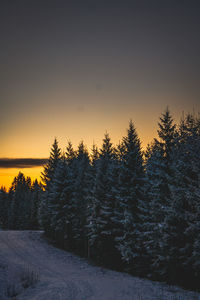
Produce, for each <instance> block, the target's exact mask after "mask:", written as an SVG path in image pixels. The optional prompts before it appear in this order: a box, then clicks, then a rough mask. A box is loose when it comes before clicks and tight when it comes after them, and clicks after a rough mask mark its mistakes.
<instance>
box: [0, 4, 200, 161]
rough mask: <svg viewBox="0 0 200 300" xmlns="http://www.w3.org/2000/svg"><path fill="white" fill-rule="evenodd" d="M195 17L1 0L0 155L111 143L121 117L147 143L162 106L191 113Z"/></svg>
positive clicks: (199, 83) (195, 97) (196, 71)
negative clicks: (54, 145) (56, 140)
mask: <svg viewBox="0 0 200 300" xmlns="http://www.w3.org/2000/svg"><path fill="white" fill-rule="evenodd" d="M199 16H200V4H199V1H193V0H191V1H184V0H181V1H176V0H173V1H169V0H168V1H164V0H163V1H161V0H157V1H153V0H151V1H149V0H148V1H147V0H146V1H142V0H140V1H134V0H132V1H126V0H124V1H109V0H107V1H102V0H99V1H94V0H93V1H92V0H91V1H87V0H84V1H83V0H82V1H81V0H80V1H74V0H73V1H60V0H55V1H46V0H42V1H41V0H40V1H37V0H34V1H33V0H32V1H31V0H29V1H27V0H26V1H21V0H18V1H7V0H5V1H1V4H0V22H1V26H0V30H1V56H0V64H1V68H0V78H1V81H0V82H1V88H0V102H1V110H0V126H1V131H0V139H1V141H3V147H2V148H1V150H0V157H5V156H14V157H32V156H34V157H45V156H46V155H47V154H48V149H49V144H50V143H51V142H52V139H53V137H54V136H58V137H59V136H60V139H61V143H63V144H64V143H66V141H65V140H64V137H66V138H70V139H71V140H72V141H74V143H77V142H78V140H80V139H82V138H83V139H84V140H85V141H86V143H87V144H89V146H90V145H91V143H92V141H93V139H95V140H96V141H97V143H100V141H101V138H102V136H103V133H104V132H105V130H108V131H109V132H110V133H111V136H113V139H114V141H115V142H116V141H118V140H119V139H120V138H121V134H123V132H124V130H125V128H126V126H127V123H128V120H129V118H133V121H134V122H135V123H136V127H137V128H138V131H139V134H140V136H141V139H142V141H143V142H144V144H146V143H147V142H149V141H150V139H152V137H153V135H155V133H156V123H157V120H158V117H159V114H160V113H161V112H162V111H163V110H164V109H165V108H166V106H167V105H169V107H170V109H171V110H172V111H173V112H174V116H175V118H177V117H178V116H180V114H181V112H182V110H185V111H188V110H190V111H191V110H192V109H193V108H194V109H195V110H198V109H199V105H198V103H199V99H200V55H199V53H200V34H199V32H200V17H199ZM25 137H26V138H25ZM62 139H63V140H62ZM24 140H26V143H25V141H24ZM38 143H39V144H40V149H38V147H36V145H38ZM22 145H24V146H22Z"/></svg>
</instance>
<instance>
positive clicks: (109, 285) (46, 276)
mask: <svg viewBox="0 0 200 300" xmlns="http://www.w3.org/2000/svg"><path fill="white" fill-rule="evenodd" d="M30 274H32V275H33V277H34V276H36V278H37V276H38V279H39V280H38V281H37V280H36V281H37V283H35V284H33V285H32V286H29V287H28V288H24V287H23V280H24V277H26V276H27V277H31V276H32V275H31V276H30ZM31 278H32V277H31ZM30 281H31V280H30ZM7 289H9V292H10V294H13V293H14V292H15V291H16V293H18V295H17V296H16V298H12V299H17V300H25V299H27V300H43V299H44V300H47V299H48V300H87V299H91V300H112V299H113V300H150V299H152V300H153V299H154V300H155V299H160V300H163V299H170V300H172V299H173V300H175V299H176V300H184V299H187V300H192V299H200V294H197V293H194V292H189V291H184V290H182V289H180V288H177V287H171V286H168V285H164V284H161V283H156V282H151V281H149V280H144V279H139V278H136V277H132V276H130V275H128V274H125V273H119V272H115V271H110V270H106V269H102V268H100V267H95V266H91V265H90V264H88V262H87V261H86V260H85V259H82V258H79V257H77V256H76V255H73V254H71V253H68V252H65V251H63V250H60V249H57V248H54V247H53V246H51V245H49V244H48V243H47V242H46V241H45V240H44V239H43V238H42V232H38V231H0V300H4V299H6V300H7V299H11V298H10V297H8V296H6V294H7V292H6V290H7Z"/></svg>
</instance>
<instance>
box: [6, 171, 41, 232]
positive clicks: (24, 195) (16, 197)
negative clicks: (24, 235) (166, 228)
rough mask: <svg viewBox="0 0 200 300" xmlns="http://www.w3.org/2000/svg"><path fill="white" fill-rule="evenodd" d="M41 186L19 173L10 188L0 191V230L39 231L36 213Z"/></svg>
mask: <svg viewBox="0 0 200 300" xmlns="http://www.w3.org/2000/svg"><path fill="white" fill-rule="evenodd" d="M41 194H42V185H41V184H40V183H38V181H37V179H36V180H35V181H33V182H32V181H31V178H30V177H25V176H24V175H23V173H21V172H19V174H18V176H16V177H15V178H14V180H13V183H12V185H11V188H10V189H9V191H8V192H6V189H5V188H3V187H2V188H1V189H0V228H2V229H12V230H25V229H27V230H28V229H34V230H36V229H39V226H40V225H39V223H38V211H39V205H40V200H41Z"/></svg>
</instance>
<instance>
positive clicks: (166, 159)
mask: <svg viewBox="0 0 200 300" xmlns="http://www.w3.org/2000/svg"><path fill="white" fill-rule="evenodd" d="M158 125H159V130H158V136H159V138H160V139H159V140H158V139H154V143H153V145H152V147H151V149H150V151H149V153H148V156H149V157H148V159H147V161H146V174H147V180H148V185H147V186H148V187H147V193H148V198H149V201H150V203H149V210H150V213H149V220H148V226H147V227H148V228H147V233H148V235H147V241H146V245H147V249H148V253H149V255H150V257H151V260H152V270H151V272H153V273H154V276H158V277H160V278H163V279H166V273H167V271H166V258H167V253H166V251H165V249H164V240H163V234H164V223H165V217H166V213H167V211H168V210H169V208H170V206H171V202H172V196H171V192H170V183H171V182H172V181H173V176H174V174H173V173H174V171H173V168H172V162H173V154H172V153H173V149H174V147H175V142H176V126H175V125H174V124H173V119H172V116H171V114H170V112H169V109H168V108H167V109H166V111H165V112H164V113H163V114H162V116H161V118H160V122H159V123H158ZM157 274H158V275H157Z"/></svg>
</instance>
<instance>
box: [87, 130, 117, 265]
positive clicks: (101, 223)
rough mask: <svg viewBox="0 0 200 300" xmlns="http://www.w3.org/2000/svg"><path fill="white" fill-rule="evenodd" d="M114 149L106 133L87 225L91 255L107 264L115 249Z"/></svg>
mask: <svg viewBox="0 0 200 300" xmlns="http://www.w3.org/2000/svg"><path fill="white" fill-rule="evenodd" d="M113 160H114V150H113V147H112V143H111V141H110V137H109V135H108V134H107V133H106V134H105V138H104V139H103V145H102V148H101V149H100V151H99V159H98V160H97V162H96V166H95V170H96V174H95V177H94V186H93V190H92V195H91V200H92V201H91V207H90V211H91V216H90V218H89V225H88V238H89V248H90V254H91V257H92V258H94V259H95V260H96V261H98V263H104V264H106V265H108V264H109V263H110V262H111V261H112V254H113V253H114V251H115V246H114V236H113V223H112V218H113V215H114V212H113V210H114V206H115V199H114V198H113V196H112V193H111V188H112V186H111V176H112V174H111V166H112V163H113Z"/></svg>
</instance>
